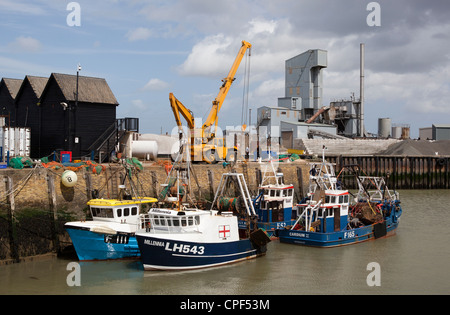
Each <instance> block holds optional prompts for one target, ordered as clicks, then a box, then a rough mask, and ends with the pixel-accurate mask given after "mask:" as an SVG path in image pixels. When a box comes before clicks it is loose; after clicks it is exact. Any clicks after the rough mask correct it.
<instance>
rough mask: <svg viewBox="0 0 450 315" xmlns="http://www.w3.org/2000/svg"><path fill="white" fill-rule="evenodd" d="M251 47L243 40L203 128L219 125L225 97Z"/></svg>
mask: <svg viewBox="0 0 450 315" xmlns="http://www.w3.org/2000/svg"><path fill="white" fill-rule="evenodd" d="M251 47H252V45H251V44H250V43H248V42H246V41H242V46H241V49H240V50H239V52H238V54H237V56H236V59H235V60H234V63H233V65H232V67H231V69H230V72H229V73H228V76H227V77H226V78H224V79H223V80H222V82H223V84H222V86H221V87H220V91H219V94H218V95H217V97H216V98H215V99H214V101H213V103H212V108H211V111H210V112H209V115H208V118H206V121H205V123H204V124H203V128H202V129H203V130H205V129H206V128H208V127H211V126H212V125H213V124H216V125H217V119H218V115H219V111H220V108H221V107H222V104H223V101H224V100H225V97H226V96H227V94H228V91H229V89H230V86H231V84H232V83H233V81H234V80H235V77H234V76H235V75H236V72H237V69H238V68H239V65H240V63H241V61H242V58H243V57H244V55H245V52H246V51H247V49H250V48H251Z"/></svg>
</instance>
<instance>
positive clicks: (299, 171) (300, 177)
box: [297, 166, 305, 202]
mask: <svg viewBox="0 0 450 315" xmlns="http://www.w3.org/2000/svg"><path fill="white" fill-rule="evenodd" d="M297 180H298V197H297V200H298V202H300V201H301V200H302V199H303V197H304V196H305V193H304V188H303V187H304V185H303V173H302V168H301V167H298V166H297Z"/></svg>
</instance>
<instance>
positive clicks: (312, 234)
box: [277, 158, 402, 247]
mask: <svg viewBox="0 0 450 315" xmlns="http://www.w3.org/2000/svg"><path fill="white" fill-rule="evenodd" d="M356 179H357V182H358V185H359V191H358V194H357V196H356V197H355V198H353V196H351V194H350V192H349V191H348V190H344V189H342V187H341V185H340V182H339V181H338V180H337V178H336V176H335V173H334V166H333V164H332V163H328V162H326V161H325V158H323V161H322V162H321V163H312V165H311V171H310V185H309V192H308V199H307V200H305V201H304V202H302V203H301V204H299V205H298V207H299V213H300V216H299V217H298V219H297V221H296V222H295V224H294V225H292V226H291V227H289V228H285V229H281V230H278V231H277V234H278V236H279V239H280V242H283V243H291V244H299V245H307V246H316V247H335V246H342V245H349V244H355V243H359V242H364V241H368V240H374V239H377V238H380V237H387V236H390V235H392V234H394V233H395V231H396V228H397V227H398V224H399V221H400V216H401V214H402V208H401V206H400V200H399V194H398V193H397V192H391V191H389V189H388V188H387V187H386V184H385V181H384V179H383V178H381V177H369V176H356ZM369 184H370V185H372V187H373V188H374V190H372V191H369V189H368V187H369ZM351 201H353V202H352V203H351Z"/></svg>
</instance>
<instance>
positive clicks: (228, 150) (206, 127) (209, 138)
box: [169, 41, 252, 163]
mask: <svg viewBox="0 0 450 315" xmlns="http://www.w3.org/2000/svg"><path fill="white" fill-rule="evenodd" d="M251 47H252V45H251V44H250V43H248V42H246V41H242V46H241V48H240V49H239V52H238V55H237V57H236V59H235V60H234V63H233V65H232V67H231V69H230V72H229V73H228V76H227V77H226V78H224V79H222V82H223V84H222V86H221V87H220V90H219V94H218V95H217V97H216V98H215V99H214V101H213V102H212V108H211V111H210V112H209V115H208V117H207V118H206V121H205V123H204V124H203V125H202V126H201V127H200V128H199V127H196V126H195V122H194V114H193V113H192V111H190V110H189V109H188V108H187V107H186V106H184V105H183V104H182V103H181V102H180V101H179V100H178V99H177V98H176V97H175V96H174V95H173V93H170V94H169V100H170V106H171V107H172V111H173V113H174V115H175V121H176V123H177V125H178V130H179V131H180V133H181V132H182V124H181V117H180V115H181V116H183V117H184V119H186V122H187V126H188V128H189V130H190V132H191V138H190V149H191V160H192V161H206V162H208V163H216V162H218V161H219V160H225V159H226V160H230V159H232V158H233V157H234V151H236V150H237V148H236V147H227V146H226V144H225V139H224V138H218V137H216V133H217V123H218V118H219V111H220V109H221V107H222V104H223V102H224V100H225V97H226V96H227V93H228V91H229V89H230V86H231V84H232V83H233V81H234V80H235V77H234V76H235V75H236V72H237V69H238V68H239V65H240V63H241V61H242V58H243V57H244V55H245V53H246V51H247V49H248V50H249V55H250V51H251V50H250V48H251ZM244 128H245V127H244Z"/></svg>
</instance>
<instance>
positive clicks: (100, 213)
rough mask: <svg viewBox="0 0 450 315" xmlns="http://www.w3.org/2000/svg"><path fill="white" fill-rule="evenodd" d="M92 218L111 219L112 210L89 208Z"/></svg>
mask: <svg viewBox="0 0 450 315" xmlns="http://www.w3.org/2000/svg"><path fill="white" fill-rule="evenodd" d="M91 210H92V216H93V217H97V218H113V217H114V216H113V209H112V208H95V207H93V208H91Z"/></svg>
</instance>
